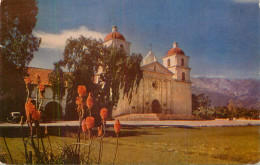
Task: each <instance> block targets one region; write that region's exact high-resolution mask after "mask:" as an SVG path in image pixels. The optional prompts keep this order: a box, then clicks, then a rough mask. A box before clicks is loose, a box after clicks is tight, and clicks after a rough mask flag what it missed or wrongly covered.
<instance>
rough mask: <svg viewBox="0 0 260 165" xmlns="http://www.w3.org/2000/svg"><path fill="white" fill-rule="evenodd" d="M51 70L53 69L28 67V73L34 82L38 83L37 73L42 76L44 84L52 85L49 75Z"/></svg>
mask: <svg viewBox="0 0 260 165" xmlns="http://www.w3.org/2000/svg"><path fill="white" fill-rule="evenodd" d="M51 72H52V70H51V69H41V68H33V67H28V74H29V77H30V79H31V80H32V84H37V75H39V76H40V77H41V82H43V84H44V85H50V83H49V78H48V75H49V73H51Z"/></svg>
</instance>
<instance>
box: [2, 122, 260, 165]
mask: <svg viewBox="0 0 260 165" xmlns="http://www.w3.org/2000/svg"><path fill="white" fill-rule="evenodd" d="M259 129H260V127H259V126H246V127H203V128H173V127H168V128H163V127H160V128H123V129H122V130H121V132H120V135H119V136H120V138H119V147H118V153H117V158H116V162H115V164H248V163H257V162H259V161H260V141H259ZM74 136H75V135H73V134H71V135H68V136H66V137H65V136H63V137H59V136H50V139H51V142H52V144H53V148H54V150H56V152H55V153H58V152H59V151H58V147H57V146H59V145H64V144H65V143H73V142H75V141H76V139H75V137H74ZM6 140H7V143H8V146H9V148H10V151H11V153H12V155H13V158H14V159H15V160H16V163H22V162H23V161H24V160H23V159H24V158H23V156H22V153H21V151H20V150H22V151H23V144H22V139H21V138H6ZM44 142H45V143H46V146H48V143H47V139H46V138H44ZM115 144H116V138H115V134H114V133H113V130H112V128H109V131H108V137H106V138H104V150H103V158H102V164H111V163H112V162H113V156H114V153H115V148H116V145H115ZM18 148H19V149H20V150H19V149H18ZM2 152H5V153H7V151H6V147H5V145H4V141H3V138H2V137H1V139H0V153H2ZM6 158H7V161H8V163H10V159H9V157H8V155H6Z"/></svg>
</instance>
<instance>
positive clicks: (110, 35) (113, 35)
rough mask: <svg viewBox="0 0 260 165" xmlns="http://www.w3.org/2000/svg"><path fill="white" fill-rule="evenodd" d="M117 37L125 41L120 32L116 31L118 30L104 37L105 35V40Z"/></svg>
mask: <svg viewBox="0 0 260 165" xmlns="http://www.w3.org/2000/svg"><path fill="white" fill-rule="evenodd" d="M113 38H114V39H119V40H123V41H125V37H124V36H123V35H122V34H121V33H118V32H112V33H109V34H108V35H107V36H106V37H105V42H106V41H109V40H111V39H113Z"/></svg>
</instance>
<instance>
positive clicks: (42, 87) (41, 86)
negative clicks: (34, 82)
mask: <svg viewBox="0 0 260 165" xmlns="http://www.w3.org/2000/svg"><path fill="white" fill-rule="evenodd" d="M39 92H40V96H41V97H42V98H44V95H43V94H44V92H45V86H44V84H43V83H40V84H39Z"/></svg>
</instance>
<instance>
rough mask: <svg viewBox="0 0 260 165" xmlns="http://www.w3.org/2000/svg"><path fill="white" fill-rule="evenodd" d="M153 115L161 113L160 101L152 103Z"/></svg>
mask: <svg viewBox="0 0 260 165" xmlns="http://www.w3.org/2000/svg"><path fill="white" fill-rule="evenodd" d="M152 113H160V103H159V101H158V100H153V102H152Z"/></svg>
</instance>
